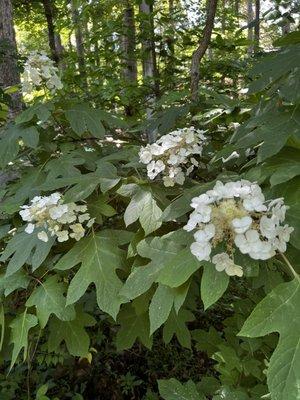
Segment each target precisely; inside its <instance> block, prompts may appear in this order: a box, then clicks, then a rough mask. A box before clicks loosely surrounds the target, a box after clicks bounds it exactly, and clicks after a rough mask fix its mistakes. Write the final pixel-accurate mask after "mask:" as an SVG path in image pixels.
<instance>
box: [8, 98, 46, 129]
mask: <svg viewBox="0 0 300 400" xmlns="http://www.w3.org/2000/svg"><path fill="white" fill-rule="evenodd" d="M53 110H54V104H53V103H52V102H47V103H41V102H38V103H37V104H34V105H33V106H31V107H29V108H27V109H26V110H25V111H23V112H22V113H21V114H19V115H18V116H17V117H16V119H15V121H16V123H17V124H23V123H25V122H29V121H31V120H32V119H33V117H34V116H35V115H36V116H37V118H38V120H40V121H42V122H45V121H47V120H48V119H49V117H50V116H51V111H53Z"/></svg>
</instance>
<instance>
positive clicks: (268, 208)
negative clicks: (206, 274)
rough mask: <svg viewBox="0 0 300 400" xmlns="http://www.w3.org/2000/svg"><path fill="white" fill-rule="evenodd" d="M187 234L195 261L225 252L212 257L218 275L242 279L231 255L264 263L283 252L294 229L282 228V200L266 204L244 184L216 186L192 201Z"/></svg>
mask: <svg viewBox="0 0 300 400" xmlns="http://www.w3.org/2000/svg"><path fill="white" fill-rule="evenodd" d="M191 207H192V208H194V211H193V212H192V213H191V214H190V217H189V220H188V222H187V224H186V225H185V226H184V229H185V230H186V231H188V232H189V231H194V230H195V229H196V231H195V232H194V239H195V242H194V243H193V244H192V245H191V252H192V254H194V255H195V256H196V257H197V258H198V260H200V261H202V260H206V261H209V260H210V257H211V253H214V248H216V247H217V246H219V245H223V246H225V247H226V249H227V251H226V252H223V253H219V254H215V255H213V256H212V262H213V263H214V264H215V266H216V269H217V270H218V271H225V273H226V274H228V275H229V276H233V275H237V276H242V275H243V270H242V267H241V266H239V265H236V264H235V262H234V254H235V252H236V250H237V249H238V250H239V251H240V253H242V254H247V255H248V256H249V257H251V258H253V259H255V260H267V259H269V258H271V257H273V256H274V255H275V254H276V251H280V252H284V251H286V244H287V242H288V241H289V240H290V235H291V233H292V232H293V228H292V227H290V226H288V225H284V226H283V225H281V224H282V223H283V222H284V218H285V213H286V210H287V208H288V207H287V206H286V205H285V204H284V201H283V199H275V200H272V201H270V202H267V201H266V200H265V196H264V195H263V193H262V190H261V188H260V187H259V186H258V185H257V184H256V183H252V182H249V181H247V180H240V181H237V182H228V183H225V184H224V183H222V182H220V181H218V182H216V184H215V186H214V187H213V189H211V190H208V191H207V192H206V193H203V194H201V195H200V196H198V197H195V198H193V199H192V201H191Z"/></svg>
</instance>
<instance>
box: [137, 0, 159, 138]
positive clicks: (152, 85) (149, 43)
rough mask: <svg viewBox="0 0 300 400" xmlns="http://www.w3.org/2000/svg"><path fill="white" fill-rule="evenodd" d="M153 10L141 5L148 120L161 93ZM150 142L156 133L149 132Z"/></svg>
mask: <svg viewBox="0 0 300 400" xmlns="http://www.w3.org/2000/svg"><path fill="white" fill-rule="evenodd" d="M152 12H153V9H152V6H149V5H148V3H147V2H146V1H145V0H142V2H141V4H140V18H141V26H140V30H141V35H142V63H143V79H144V84H145V85H146V86H148V87H149V89H150V94H149V95H148V96H147V109H146V113H147V118H148V119H150V118H151V117H152V114H153V109H154V106H155V100H156V97H157V96H158V92H159V83H158V77H157V67H156V52H155V43H154V23H153V15H152ZM147 136H148V141H149V142H150V143H152V142H154V141H155V139H156V132H155V131H148V132H147Z"/></svg>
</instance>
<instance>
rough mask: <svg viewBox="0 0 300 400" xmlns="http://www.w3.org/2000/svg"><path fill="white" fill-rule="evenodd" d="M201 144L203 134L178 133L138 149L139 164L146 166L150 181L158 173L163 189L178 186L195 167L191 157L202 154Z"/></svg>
mask: <svg viewBox="0 0 300 400" xmlns="http://www.w3.org/2000/svg"><path fill="white" fill-rule="evenodd" d="M205 141H206V137H205V136H204V134H203V132H202V131H200V130H198V129H195V128H194V127H193V126H191V127H189V128H183V129H178V130H176V131H173V132H170V133H168V134H167V135H164V136H162V137H161V138H159V139H158V140H157V141H156V142H155V143H153V144H147V146H145V147H142V148H141V150H140V152H139V156H140V162H141V163H143V164H147V174H148V177H149V178H150V179H151V180H152V179H154V178H155V177H156V176H157V175H158V174H160V173H161V172H162V173H163V182H164V185H165V186H174V184H175V183H177V184H179V185H182V184H183V183H184V181H185V177H186V176H188V175H189V174H190V173H191V172H192V171H193V169H194V167H197V166H198V165H199V163H198V161H197V160H196V159H195V158H194V157H193V156H196V155H201V154H202V150H203V144H204V143H205Z"/></svg>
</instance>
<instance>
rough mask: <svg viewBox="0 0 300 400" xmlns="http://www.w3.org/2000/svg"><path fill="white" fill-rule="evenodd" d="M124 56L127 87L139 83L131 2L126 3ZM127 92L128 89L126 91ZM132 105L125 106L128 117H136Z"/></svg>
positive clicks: (123, 36) (124, 73)
mask: <svg viewBox="0 0 300 400" xmlns="http://www.w3.org/2000/svg"><path fill="white" fill-rule="evenodd" d="M123 30H124V31H123V35H122V56H123V78H124V80H125V83H126V85H129V86H130V85H135V84H136V83H137V62H136V56H135V21H134V8H133V5H132V4H131V2H130V0H127V1H126V5H125V10H124V14H123ZM125 90H126V89H125ZM134 113H135V110H134V106H133V105H132V104H128V105H126V106H125V114H126V115H127V116H132V115H134Z"/></svg>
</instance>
